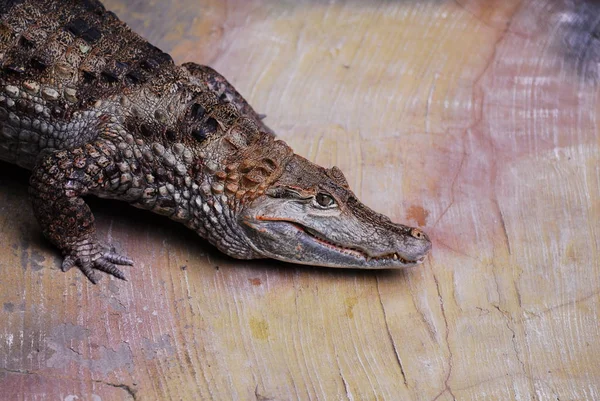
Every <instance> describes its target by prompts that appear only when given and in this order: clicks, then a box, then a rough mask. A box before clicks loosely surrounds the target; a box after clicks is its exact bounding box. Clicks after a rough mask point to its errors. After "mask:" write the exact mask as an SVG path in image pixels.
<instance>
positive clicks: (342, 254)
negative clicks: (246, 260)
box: [255, 216, 426, 268]
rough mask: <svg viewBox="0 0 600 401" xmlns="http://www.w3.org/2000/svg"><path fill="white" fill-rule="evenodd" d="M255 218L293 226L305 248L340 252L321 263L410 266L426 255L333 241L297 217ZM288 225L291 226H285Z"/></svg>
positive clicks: (301, 261)
mask: <svg viewBox="0 0 600 401" xmlns="http://www.w3.org/2000/svg"><path fill="white" fill-rule="evenodd" d="M255 219H256V220H258V222H261V223H263V224H264V223H267V224H269V223H270V224H275V225H279V227H280V229H281V230H283V231H288V230H289V229H291V230H292V231H294V232H296V233H300V234H301V235H300V236H299V237H297V241H298V244H299V246H303V247H302V249H304V248H306V250H307V251H308V252H311V250H312V251H314V250H315V248H316V249H321V252H322V253H325V252H330V253H332V254H335V255H338V256H339V257H336V258H335V261H333V263H323V262H324V261H323V260H322V259H321V260H320V262H321V263H322V264H321V263H320V264H321V265H322V266H329V267H344V266H346V265H347V266H348V267H351V266H354V267H369V268H388V267H409V266H414V265H417V264H420V263H422V262H423V261H424V260H425V257H426V255H423V256H420V257H418V258H416V259H411V258H409V257H407V256H406V255H403V254H402V253H400V252H389V253H385V254H379V255H372V254H370V253H368V252H367V251H366V250H364V249H362V248H359V247H353V246H348V245H343V244H340V243H337V242H334V241H331V240H330V239H327V238H325V237H324V236H323V235H322V234H320V233H319V232H318V231H316V230H314V229H312V228H310V227H307V226H305V225H303V224H301V223H298V222H295V221H290V220H286V219H280V218H272V217H267V216H257V217H256V218H255ZM286 226H287V227H288V230H286V229H285V228H284V227H286ZM272 228H274V226H272ZM277 231H279V230H277ZM288 235H291V233H288ZM298 249H300V248H298ZM323 251H324V252H323ZM271 257H274V258H276V259H287V258H281V257H280V256H278V255H271ZM288 261H290V260H288ZM292 261H293V262H295V263H305V264H312V263H311V262H310V261H309V260H298V259H297V258H294V260H292ZM344 261H345V262H344Z"/></svg>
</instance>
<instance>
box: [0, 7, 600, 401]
mask: <svg viewBox="0 0 600 401" xmlns="http://www.w3.org/2000/svg"><path fill="white" fill-rule="evenodd" d="M106 5H107V7H108V8H110V9H112V10H113V11H115V12H116V13H117V14H118V15H119V16H120V17H121V18H123V19H124V20H125V21H127V22H128V23H130V24H131V26H132V27H133V28H134V29H135V30H137V31H138V32H140V33H142V34H144V36H146V37H147V38H149V39H150V40H151V41H152V42H154V43H155V44H156V45H158V46H159V47H161V48H163V49H164V50H167V51H169V52H171V54H172V55H173V57H174V58H175V60H176V61H177V62H184V61H196V62H200V63H205V64H209V65H211V66H212V67H214V68H215V69H217V70H218V71H219V72H221V73H222V74H223V75H225V76H226V77H227V78H228V79H229V80H230V81H231V82H232V83H233V84H234V85H235V86H236V87H237V89H238V90H239V91H240V92H241V93H242V94H243V95H245V96H246V98H247V99H248V100H249V101H250V103H251V104H252V105H253V106H254V107H255V108H256V110H257V111H259V112H263V113H265V114H267V115H268V118H267V120H266V121H267V124H268V125H269V126H270V127H271V128H273V129H274V130H275V131H276V132H277V134H278V136H279V137H280V138H282V139H284V140H286V141H287V142H288V143H289V144H290V145H292V147H293V148H294V149H295V150H296V151H297V152H298V153H299V154H301V155H304V156H306V157H308V158H309V159H311V160H313V161H316V162H318V163H320V164H322V165H324V166H329V165H334V164H335V165H337V166H339V167H340V168H341V169H342V170H343V171H344V172H345V175H346V177H347V178H348V181H349V183H350V186H351V187H352V188H353V189H354V190H355V191H356V192H357V194H358V195H359V196H360V198H361V199H362V200H363V201H365V203H367V204H368V205H370V206H371V207H373V208H374V209H376V210H378V211H381V212H383V213H385V214H387V215H390V216H391V217H392V218H393V219H394V220H397V221H406V222H408V223H411V224H415V225H420V226H423V228H424V229H425V231H427V233H428V234H430V236H431V237H432V240H433V241H434V250H433V254H432V256H431V257H430V258H429V260H428V261H427V262H426V263H425V264H424V265H421V266H420V267H418V268H415V269H411V270H407V271H398V272H390V271H383V272H368V271H356V270H353V271H343V270H328V269H317V268H310V267H305V268H302V267H300V268H299V267H297V266H292V265H286V264H283V263H276V262H262V261H255V262H242V261H236V260H232V259H229V258H227V257H225V256H223V255H221V254H220V253H218V252H216V251H215V250H214V249H213V248H211V247H210V246H209V245H207V244H206V243H205V242H204V241H202V240H200V239H199V238H197V237H196V236H195V234H194V233H192V232H191V231H188V230H186V229H185V227H183V226H181V227H180V226H179V225H177V224H175V223H173V222H171V221H168V220H166V219H163V218H160V217H158V216H155V215H152V214H150V213H146V212H142V211H138V210H133V209H132V208H130V207H128V206H127V205H125V204H122V203H115V202H110V201H104V200H95V201H92V202H91V206H92V210H93V211H94V213H95V214H96V216H97V219H98V224H99V230H100V234H101V236H102V238H104V239H106V240H110V241H111V242H113V243H116V244H118V245H119V249H118V250H119V251H122V252H124V253H126V254H127V255H128V256H130V257H132V258H133V259H134V260H135V261H136V266H135V267H132V268H131V269H138V270H139V271H140V274H139V275H135V276H133V275H129V277H133V278H132V279H131V280H130V281H129V282H122V281H118V280H110V279H107V278H106V277H105V279H104V280H103V281H102V282H101V283H100V284H99V285H97V286H93V285H91V284H90V283H88V282H87V281H86V280H85V278H84V277H83V275H81V274H79V272H77V271H75V270H73V271H70V272H68V273H66V274H63V273H61V272H60V263H59V258H58V255H57V254H56V252H55V250H54V249H53V248H52V247H51V246H49V244H48V243H46V242H45V241H44V240H43V238H42V236H41V233H40V230H39V228H38V226H37V224H36V222H35V220H34V218H33V214H32V212H31V208H30V206H29V204H28V201H27V187H26V183H27V173H26V172H25V171H22V170H19V169H17V168H16V167H13V166H9V165H6V164H1V165H0V167H1V168H0V238H1V239H2V245H1V246H2V248H1V249H2V252H1V253H0V268H1V271H2V278H1V279H0V293H1V294H2V305H1V306H0V321H2V322H3V323H2V325H0V390H1V391H2V394H4V395H6V394H9V395H14V396H11V397H10V399H16V398H20V399H23V400H34V399H61V400H75V399H86V400H88V399H89V400H105V401H106V400H113V399H114V400H122V399H128V398H129V399H131V398H134V397H135V398H136V399H138V400H152V399H203V400H210V399H214V400H225V399H236V400H238V399H239V400H253V399H257V400H290V399H299V400H309V399H310V400H426V401H429V400H439V401H442V400H452V399H457V400H481V399H485V400H513V399H514V400H558V399H560V400H598V399H600V325H599V322H598V318H599V309H600V274H599V273H600V255H599V252H600V232H599V231H600V224H599V223H598V222H599V217H600V196H599V194H600V168H599V167H598V166H599V165H600V150H599V146H598V145H599V144H600V139H599V136H598V132H600V131H599V127H598V122H597V121H596V113H597V111H598V101H597V94H598V83H599V72H598V68H599V67H598V66H599V65H600V63H599V61H600V47H599V39H598V33H597V31H596V30H597V28H596V26H595V25H596V23H595V19H594V18H595V17H594V16H597V15H598V12H599V11H600V6H598V3H596V2H589V3H588V2H584V1H582V2H572V1H569V0H562V1H561V0H557V1H553V2H549V1H541V0H524V1H521V2H517V1H499V0H495V1H484V0H479V1H475V0H470V1H433V0H428V1H389V0H388V1H384V0H381V1H369V2H362V1H358V0H346V1H332V2H330V1H321V0H302V1H295V2H292V1H285V2H281V1H274V0H273V1H267V0H250V1H242V0H235V1H216V0H202V1H197V0H181V1H179V2H176V3H175V4H173V5H169V4H168V3H167V2H159V1H155V0H153V1H142V0H135V1H127V2H124V1H121V0H109V1H106ZM127 273H129V271H128V270H126V274H127ZM74 397H79V398H74Z"/></svg>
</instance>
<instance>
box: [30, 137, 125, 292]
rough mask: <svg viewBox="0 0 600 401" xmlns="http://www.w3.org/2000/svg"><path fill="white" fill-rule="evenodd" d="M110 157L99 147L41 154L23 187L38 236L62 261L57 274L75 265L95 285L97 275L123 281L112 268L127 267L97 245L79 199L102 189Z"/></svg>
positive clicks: (105, 147)
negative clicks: (26, 187) (54, 248)
mask: <svg viewBox="0 0 600 401" xmlns="http://www.w3.org/2000/svg"><path fill="white" fill-rule="evenodd" d="M111 153H112V149H111V148H110V145H109V144H107V143H103V142H96V143H93V144H86V145H84V146H83V147H80V148H76V149H71V150H58V151H49V152H45V153H44V154H42V155H41V157H40V159H39V161H38V163H37V165H36V167H35V168H34V169H33V173H32V176H31V179H30V186H29V193H30V196H31V198H32V202H33V209H34V212H35V215H36V218H37V220H38V222H39V223H40V225H41V227H42V231H43V233H44V235H45V236H46V238H48V239H49V240H50V241H51V242H52V243H53V244H54V245H56V246H57V247H58V248H59V249H60V251H61V252H62V254H63V256H64V261H63V264H62V270H63V271H67V270H69V269H70V268H71V267H73V266H77V267H78V268H79V269H80V270H81V271H82V272H83V273H84V274H85V275H86V277H87V278H88V279H89V280H90V281H91V282H92V283H94V284H96V283H97V282H98V280H99V276H98V275H97V274H96V271H97V270H100V271H103V272H106V273H109V274H112V275H113V276H115V277H118V278H120V279H123V280H124V279H125V276H124V275H123V273H122V272H121V271H120V270H119V269H118V268H117V266H116V265H132V264H133V261H132V260H130V259H128V258H126V257H123V256H120V255H118V254H116V253H114V252H112V251H111V250H110V249H109V247H107V246H105V245H103V244H101V243H100V242H99V241H98V238H97V236H96V226H95V223H94V215H93V214H92V212H91V210H90V208H89V206H88V205H87V204H86V203H85V201H84V200H83V198H82V196H84V195H86V194H88V193H91V192H93V191H94V190H97V189H99V188H101V187H104V186H106V185H108V182H107V181H108V180H107V179H106V177H107V176H108V175H109V174H107V172H108V171H109V170H110V169H114V168H115V167H114V161H113V160H112V158H111V156H110V155H111Z"/></svg>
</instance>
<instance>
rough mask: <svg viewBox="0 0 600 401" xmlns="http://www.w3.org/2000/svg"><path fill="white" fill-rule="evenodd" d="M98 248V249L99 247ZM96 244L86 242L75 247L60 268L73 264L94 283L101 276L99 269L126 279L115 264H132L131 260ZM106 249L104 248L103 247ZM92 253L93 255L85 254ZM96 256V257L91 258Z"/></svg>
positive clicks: (63, 269) (70, 266)
mask: <svg viewBox="0 0 600 401" xmlns="http://www.w3.org/2000/svg"><path fill="white" fill-rule="evenodd" d="M99 248H100V249H99ZM82 249H83V255H81V256H80V255H78V252H82ZM101 249H103V248H102V247H100V246H99V245H98V244H93V243H92V244H89V243H88V244H86V245H85V247H79V248H76V250H75V251H74V252H73V251H71V252H72V253H70V254H68V255H67V256H65V259H64V260H63V263H62V266H61V269H62V271H64V272H66V271H67V270H69V269H71V268H72V267H73V266H77V267H78V268H79V270H81V272H82V273H83V274H85V276H86V277H87V278H88V279H89V280H90V281H91V282H92V283H94V284H96V283H98V281H100V279H101V278H102V276H100V275H98V274H97V272H98V271H101V272H104V273H108V274H111V275H113V276H115V277H116V278H119V279H121V280H125V281H127V279H126V278H125V274H123V272H122V271H121V270H120V269H119V268H118V267H117V265H127V266H131V265H133V260H131V259H129V258H127V257H125V256H121V255H119V254H117V253H116V252H115V251H114V249H113V250H112V251H103V250H101ZM104 249H106V248H104ZM96 250H97V251H96ZM90 254H92V255H94V256H93V257H90V256H86V255H90ZM93 258H96V259H93Z"/></svg>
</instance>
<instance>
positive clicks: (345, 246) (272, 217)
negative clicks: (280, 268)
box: [238, 155, 431, 269]
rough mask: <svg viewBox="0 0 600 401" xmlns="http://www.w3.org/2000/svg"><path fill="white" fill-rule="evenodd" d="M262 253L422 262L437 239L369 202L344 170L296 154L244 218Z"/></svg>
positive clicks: (370, 263) (347, 262)
mask: <svg viewBox="0 0 600 401" xmlns="http://www.w3.org/2000/svg"><path fill="white" fill-rule="evenodd" d="M238 222H239V223H240V226H241V227H242V230H243V231H244V236H245V237H246V240H247V242H248V243H249V244H250V246H251V247H252V248H253V250H254V254H256V255H259V257H268V258H273V259H278V260H283V261H286V262H292V263H300V264H308V265H315V266H328V267H353V268H363V269H379V268H396V267H406V266H412V265H415V264H418V263H421V262H422V261H423V260H424V259H425V257H426V255H427V254H428V252H429V250H430V249H431V242H430V240H429V238H427V235H426V234H424V233H423V232H422V231H421V230H419V229H418V228H412V227H407V226H404V225H401V224H396V223H393V222H392V221H391V220H390V219H389V218H387V217H386V216H383V215H381V214H379V213H376V212H374V211H373V210H371V209H369V208H368V207H366V206H365V205H363V204H362V203H361V202H360V201H359V200H358V199H357V198H356V196H355V195H354V193H353V192H352V191H351V190H350V189H349V188H348V184H347V182H346V179H345V178H344V175H343V174H342V172H341V171H340V170H339V169H338V168H336V167H333V168H332V169H324V168H322V167H320V166H317V165H315V164H313V163H311V162H309V161H308V160H306V159H304V158H302V157H300V156H297V155H294V156H293V157H292V158H291V160H290V161H289V162H288V163H287V165H286V166H285V169H284V170H283V173H282V174H281V176H280V177H279V178H278V179H277V180H276V181H275V182H273V183H272V184H271V185H270V186H269V188H268V189H267V190H266V191H265V192H264V194H262V195H261V196H259V197H257V198H255V199H254V200H253V201H252V202H251V203H250V204H248V205H245V206H244V208H243V210H242V212H241V213H240V215H239V216H238Z"/></svg>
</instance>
